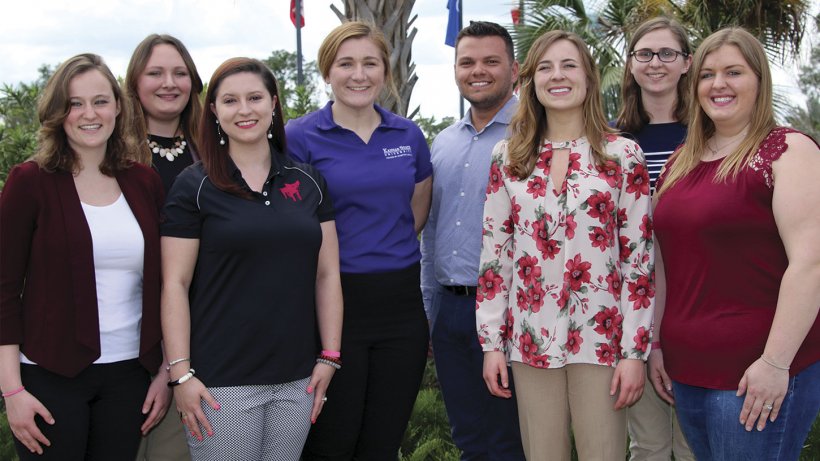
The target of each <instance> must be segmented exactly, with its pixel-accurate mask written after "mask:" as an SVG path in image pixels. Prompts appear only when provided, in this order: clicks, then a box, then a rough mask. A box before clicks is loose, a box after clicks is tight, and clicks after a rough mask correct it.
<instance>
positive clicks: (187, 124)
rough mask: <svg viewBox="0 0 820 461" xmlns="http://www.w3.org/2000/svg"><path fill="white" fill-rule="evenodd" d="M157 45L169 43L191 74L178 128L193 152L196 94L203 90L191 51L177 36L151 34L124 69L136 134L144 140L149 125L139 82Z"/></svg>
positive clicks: (199, 106)
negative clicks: (188, 94) (186, 99)
mask: <svg viewBox="0 0 820 461" xmlns="http://www.w3.org/2000/svg"><path fill="white" fill-rule="evenodd" d="M157 45H171V46H173V47H174V48H175V49H176V50H177V52H178V53H179V55H180V56H181V57H182V61H183V62H184V63H185V67H186V68H187V69H188V74H189V75H190V76H191V94H190V96H189V98H188V104H187V105H186V106H185V109H183V110H182V114H180V119H179V123H180V127H181V128H182V134H183V136H185V141H186V142H187V143H188V145H189V146H190V147H191V150H192V151H193V152H198V150H197V145H196V142H197V140H198V138H199V125H198V124H199V118H200V117H201V114H202V102H201V101H200V100H199V95H200V93H202V79H201V78H200V77H199V72H197V70H196V65H195V64H194V60H193V58H191V54H190V53H188V49H187V48H185V45H183V44H182V42H181V41H179V39H177V38H176V37H173V36H171V35H166V34H162V35H160V34H151V35H149V36H147V37H145V39H143V41H141V42H140V44H139V45H137V48H136V49H135V50H134V53H133V54H132V55H131V61H130V62H129V63H128V70H127V71H126V72H125V95H126V97H127V98H128V99H129V100H130V102H131V104H129V106H130V107H131V108H132V109H133V111H134V117H133V118H134V120H135V122H136V123H135V125H136V130H137V133H136V134H137V137H138V139H139V140H140V141H143V142H144V140H145V139H146V138H147V137H148V126H147V124H146V122H145V113H144V112H143V110H142V104H141V103H140V99H139V91H138V88H137V86H138V83H139V79H140V76H141V75H142V73H143V72H144V71H145V66H147V65H148V60H149V59H151V53H153V52H154V47H155V46H157ZM144 150H145V151H146V155H148V158H149V161H150V155H151V153H150V152H149V151H148V149H147V146H146V148H145V149H144Z"/></svg>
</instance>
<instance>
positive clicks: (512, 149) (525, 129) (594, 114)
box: [507, 30, 614, 179]
mask: <svg viewBox="0 0 820 461" xmlns="http://www.w3.org/2000/svg"><path fill="white" fill-rule="evenodd" d="M559 40H568V41H569V42H571V43H572V44H573V45H575V47H576V48H577V49H578V53H579V54H580V55H581V64H582V66H583V68H584V73H585V74H586V77H587V94H586V98H585V99H584V106H583V114H584V121H583V123H584V134H585V135H586V137H587V140H588V141H589V146H590V150H591V151H592V157H593V159H594V160H595V163H596V164H597V165H600V166H603V165H604V163H605V162H606V161H607V160H608V159H609V156H607V154H606V150H605V147H604V137H605V136H606V134H607V133H612V132H614V130H613V129H612V128H610V127H609V125H607V121H606V117H605V116H604V109H603V106H602V103H601V77H600V75H599V74H598V66H597V65H595V61H594V60H593V59H592V55H591V54H590V53H589V49H588V48H587V45H586V43H584V40H583V39H582V38H581V37H580V36H578V35H577V34H575V33H573V32H567V31H563V30H552V31H549V32H547V33H545V34H544V35H542V36H540V37H538V39H537V40H535V42H534V43H533V44H532V46H531V47H530V50H529V52H528V53H527V57H526V58H525V59H524V64H523V65H522V67H521V75H520V77H519V81H520V82H521V89H520V92H519V93H520V94H519V103H518V110H517V111H516V112H515V115H514V116H513V118H512V120H511V121H510V140H509V144H508V151H507V152H508V157H509V160H508V161H509V168H510V171H511V172H512V174H514V175H515V176H517V177H518V178H522V179H523V178H526V177H528V176H529V175H531V174H532V170H533V169H534V168H535V162H536V160H537V159H538V155H539V147H540V146H541V142H542V140H543V137H544V136H546V133H547V113H546V110H544V106H542V105H541V102H540V101H538V96H537V95H536V93H535V84H534V82H533V77H534V76H535V72H536V69H537V67H538V61H539V59H541V56H543V55H544V53H545V52H546V51H547V49H548V48H549V47H551V46H552V45H554V44H555V43H556V42H558V41H559Z"/></svg>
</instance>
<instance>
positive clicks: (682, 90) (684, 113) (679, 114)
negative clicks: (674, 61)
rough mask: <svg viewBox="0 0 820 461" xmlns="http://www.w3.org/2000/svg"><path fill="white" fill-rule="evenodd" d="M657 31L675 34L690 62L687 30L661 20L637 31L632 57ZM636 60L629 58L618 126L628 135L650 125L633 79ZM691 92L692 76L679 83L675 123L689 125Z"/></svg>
mask: <svg viewBox="0 0 820 461" xmlns="http://www.w3.org/2000/svg"><path fill="white" fill-rule="evenodd" d="M656 30H668V31H669V32H671V33H672V35H673V36H674V37H675V39H676V40H677V41H678V46H680V51H681V52H683V53H684V56H683V57H682V58H681V59H687V58H688V57H689V56H690V55H691V54H692V47H691V46H690V44H689V37H687V35H686V29H684V28H683V26H681V25H680V23H679V22H678V21H675V20H674V19H670V18H667V17H665V16H659V17H656V18H652V19H650V20H648V21H644V22H643V23H641V25H640V26H638V28H637V29H635V32H634V33H633V34H632V38H631V39H630V40H629V47H628V48H627V50H628V53H632V52H633V51H635V45H636V44H637V43H638V42H639V41H640V40H641V39H642V38H643V37H644V36H645V35H646V34H648V33H650V32H654V31H656ZM632 64H633V58H632V57H631V56H627V58H626V65H625V66H624V77H623V80H622V82H621V111H620V113H619V114H618V118H617V120H616V122H615V125H616V126H617V127H618V128H619V129H621V130H624V131H626V132H627V133H635V132H637V131H640V130H641V129H642V128H643V127H644V126H645V125H647V124H648V123H649V114H647V113H646V110H645V109H644V107H643V104H642V102H641V98H642V92H641V87H640V85H638V82H636V81H635V76H633V75H632ZM688 89H689V73H688V72H687V73H685V74H683V75H681V77H680V80H678V86H677V98H676V101H675V110H674V112H673V115H674V116H675V120H676V121H678V122H679V123H683V124H684V125H685V124H687V123H688V122H689V104H688V100H689V97H688Z"/></svg>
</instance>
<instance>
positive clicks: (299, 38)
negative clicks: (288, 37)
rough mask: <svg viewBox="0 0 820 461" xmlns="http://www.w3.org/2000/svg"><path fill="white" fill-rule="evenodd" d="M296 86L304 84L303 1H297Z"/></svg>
mask: <svg viewBox="0 0 820 461" xmlns="http://www.w3.org/2000/svg"><path fill="white" fill-rule="evenodd" d="M296 84H297V85H299V86H302V85H303V84H304V75H303V74H302V0H296Z"/></svg>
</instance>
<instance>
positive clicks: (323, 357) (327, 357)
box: [317, 354, 342, 366]
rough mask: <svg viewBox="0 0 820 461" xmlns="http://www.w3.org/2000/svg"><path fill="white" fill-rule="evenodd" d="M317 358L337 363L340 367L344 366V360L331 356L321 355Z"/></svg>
mask: <svg viewBox="0 0 820 461" xmlns="http://www.w3.org/2000/svg"><path fill="white" fill-rule="evenodd" d="M317 358H320V359H322V360H327V361H328V362H333V363H335V364H337V365H339V366H342V359H340V358H339V357H333V356H331V355H325V354H319V355H318V356H317Z"/></svg>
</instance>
